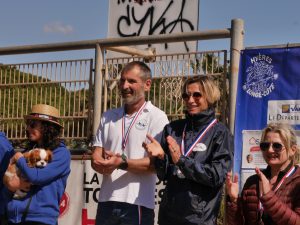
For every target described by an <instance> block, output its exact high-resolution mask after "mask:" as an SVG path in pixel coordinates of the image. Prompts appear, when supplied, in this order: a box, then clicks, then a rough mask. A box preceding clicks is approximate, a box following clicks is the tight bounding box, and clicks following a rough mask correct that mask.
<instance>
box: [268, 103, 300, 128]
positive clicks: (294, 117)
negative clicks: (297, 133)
mask: <svg viewBox="0 0 300 225" xmlns="http://www.w3.org/2000/svg"><path fill="white" fill-rule="evenodd" d="M267 122H268V123H271V122H273V123H274V122H280V123H288V124H291V125H300V100H272V101H268V121H267Z"/></svg>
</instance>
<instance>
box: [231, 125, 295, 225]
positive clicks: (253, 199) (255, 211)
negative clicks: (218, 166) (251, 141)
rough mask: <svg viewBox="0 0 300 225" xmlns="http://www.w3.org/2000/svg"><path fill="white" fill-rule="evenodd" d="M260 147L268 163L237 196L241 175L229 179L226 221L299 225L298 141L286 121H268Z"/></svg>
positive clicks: (267, 224)
mask: <svg viewBox="0 0 300 225" xmlns="http://www.w3.org/2000/svg"><path fill="white" fill-rule="evenodd" d="M260 149H261V151H262V154H263V158H264V160H265V161H266V163H267V164H268V166H267V168H266V169H265V170H263V171H261V170H260V169H259V168H256V169H255V172H256V174H255V175H253V176H251V177H249V178H248V179H247V180H246V183H245V185H244V188H243V190H242V193H241V196H240V197H239V196H238V193H239V187H238V177H237V175H235V176H234V178H233V180H232V175H231V173H229V174H228V175H227V178H226V189H227V194H228V198H227V214H226V215H227V224H230V225H235V224H236V225H243V224H247V225H255V224H264V225H269V224H272V225H273V224H277V225H280V224H282V225H296V224H297V225H298V224H300V170H299V168H298V166H297V165H295V164H296V160H295V156H296V154H297V149H298V147H297V142H296V135H295V132H294V130H293V129H292V128H291V127H290V126H289V125H287V124H281V123H277V124H269V125H268V126H267V127H266V128H265V129H264V130H263V132H262V136H261V143H260Z"/></svg>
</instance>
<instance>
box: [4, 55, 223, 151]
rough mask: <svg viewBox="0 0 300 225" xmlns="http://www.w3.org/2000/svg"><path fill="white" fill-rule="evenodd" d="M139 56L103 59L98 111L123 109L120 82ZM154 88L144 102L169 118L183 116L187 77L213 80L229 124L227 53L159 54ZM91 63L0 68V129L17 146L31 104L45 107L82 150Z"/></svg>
mask: <svg viewBox="0 0 300 225" xmlns="http://www.w3.org/2000/svg"><path fill="white" fill-rule="evenodd" d="M132 60H143V59H142V58H138V57H136V58H134V57H126V58H125V57H124V58H114V59H106V60H105V66H104V69H105V73H104V77H103V81H104V82H103V89H102V90H103V93H101V96H102V99H103V101H102V102H103V107H102V109H103V110H102V111H105V110H107V109H111V108H116V107H119V106H121V105H122V99H121V97H120V95H119V92H118V85H117V83H118V79H119V76H120V72H121V70H122V68H123V67H124V65H125V64H127V63H128V62H130V61H132ZM147 64H148V65H149V67H150V68H151V71H152V77H153V81H152V87H151V90H150V91H149V92H148V93H147V99H148V100H150V101H151V102H152V103H153V104H154V105H156V106H157V107H159V108H160V109H162V110H164V111H165V112H166V114H167V115H168V117H169V119H170V120H174V119H177V118H182V117H183V116H184V105H183V101H182V99H181V87H182V85H183V82H184V80H185V79H186V78H187V77H191V76H205V75H206V76H211V77H212V78H213V79H214V80H215V82H216V83H217V85H218V86H219V88H220V90H221V100H220V101H219V102H218V103H217V105H216V112H217V116H218V117H219V120H221V121H222V122H224V123H226V124H227V123H228V111H229V104H228V102H227V101H228V80H227V78H226V77H227V76H226V75H227V52H226V51H209V52H195V53H188V54H169V55H157V56H155V57H154V58H152V61H151V62H147ZM93 66H94V65H93V60H92V59H81V60H68V61H51V62H37V63H26V64H13V65H0V129H1V130H3V131H4V132H5V133H6V135H7V137H8V138H9V139H10V140H11V141H13V143H14V144H15V146H17V145H18V144H19V143H21V142H22V141H23V140H25V139H26V136H25V124H24V120H23V116H24V115H26V114H28V113H29V111H30V109H31V107H32V105H34V104H39V103H42V104H49V105H52V106H55V107H57V108H58V109H59V111H60V119H61V122H62V124H63V126H64V133H63V139H65V140H66V141H67V143H68V145H69V147H70V148H71V149H85V148H86V144H87V143H89V142H90V141H91V137H92V129H91V128H92V124H93V121H92V118H93V101H94V96H93V95H94V73H93Z"/></svg>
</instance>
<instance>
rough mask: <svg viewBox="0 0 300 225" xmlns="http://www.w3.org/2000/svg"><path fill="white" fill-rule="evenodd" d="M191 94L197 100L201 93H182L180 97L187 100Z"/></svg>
mask: <svg viewBox="0 0 300 225" xmlns="http://www.w3.org/2000/svg"><path fill="white" fill-rule="evenodd" d="M191 96H192V97H193V98H194V99H195V100H199V98H201V97H202V94H201V93H200V92H194V93H183V94H182V96H181V97H182V99H183V100H184V101H187V100H189V99H190V97H191Z"/></svg>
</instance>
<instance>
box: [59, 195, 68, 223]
mask: <svg viewBox="0 0 300 225" xmlns="http://www.w3.org/2000/svg"><path fill="white" fill-rule="evenodd" d="M69 205H70V197H69V195H68V194H67V192H65V193H64V194H63V196H62V197H61V200H60V204H59V217H63V216H64V215H65V214H66V212H67V211H68V209H69Z"/></svg>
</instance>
